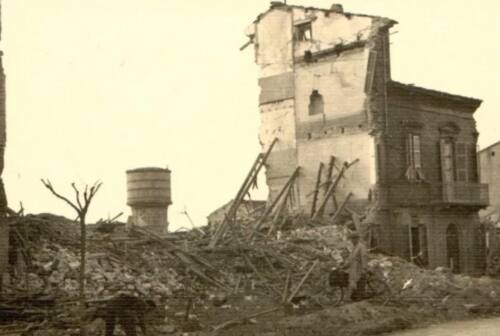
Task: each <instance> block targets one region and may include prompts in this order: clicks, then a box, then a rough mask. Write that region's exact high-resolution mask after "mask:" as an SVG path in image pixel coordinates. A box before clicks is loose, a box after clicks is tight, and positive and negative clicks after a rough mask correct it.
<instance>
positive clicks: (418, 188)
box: [379, 181, 489, 207]
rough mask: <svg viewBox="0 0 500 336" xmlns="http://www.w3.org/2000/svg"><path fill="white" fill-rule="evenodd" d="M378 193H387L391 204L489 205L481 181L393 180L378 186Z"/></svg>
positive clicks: (485, 189)
mask: <svg viewBox="0 0 500 336" xmlns="http://www.w3.org/2000/svg"><path fill="white" fill-rule="evenodd" d="M379 188H380V189H379V190H380V195H381V197H382V199H383V195H384V194H386V195H387V200H388V202H389V204H391V205H397V206H430V205H461V206H474V207H486V206H488V205H489V196H488V185H487V184H483V183H469V182H455V183H445V184H442V183H429V182H407V181H405V182H395V183H391V184H387V185H381V186H379Z"/></svg>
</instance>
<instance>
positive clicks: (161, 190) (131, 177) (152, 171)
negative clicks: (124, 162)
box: [127, 167, 172, 234]
mask: <svg viewBox="0 0 500 336" xmlns="http://www.w3.org/2000/svg"><path fill="white" fill-rule="evenodd" d="M170 204H172V197H171V192H170V170H169V169H163V168H154V167H153V168H137V169H132V170H127V205H128V206H130V207H131V209H132V216H131V218H130V219H129V225H135V226H139V227H143V228H145V229H148V230H149V231H152V232H154V233H157V234H164V233H166V232H167V230H168V213H167V212H168V206H169V205H170Z"/></svg>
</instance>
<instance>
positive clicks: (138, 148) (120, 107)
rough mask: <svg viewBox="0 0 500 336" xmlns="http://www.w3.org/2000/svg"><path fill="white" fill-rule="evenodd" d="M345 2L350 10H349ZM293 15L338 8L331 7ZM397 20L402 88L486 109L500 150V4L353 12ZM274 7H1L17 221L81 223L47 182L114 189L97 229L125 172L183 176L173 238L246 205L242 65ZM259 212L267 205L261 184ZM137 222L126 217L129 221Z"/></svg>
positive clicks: (254, 126)
mask: <svg viewBox="0 0 500 336" xmlns="http://www.w3.org/2000/svg"><path fill="white" fill-rule="evenodd" d="M338 2H340V1H338ZM289 3H293V4H299V5H305V6H316V7H325V8H329V7H330V5H331V4H332V3H333V2H332V1H322V0H303V1H299V0H297V1H295V2H291V1H289ZM343 5H344V9H345V10H346V11H348V12H353V13H364V14H373V15H381V16H385V17H390V18H392V19H395V20H396V21H398V22H399V25H396V26H395V27H394V28H393V29H392V31H393V32H397V33H395V34H393V35H392V37H391V40H392V50H391V52H392V54H391V56H392V77H393V79H395V80H398V81H402V82H406V83H413V84H415V85H419V86H424V87H427V88H430V89H437V90H442V91H447V92H450V93H455V94H461V95H466V96H473V97H477V98H480V99H483V100H484V103H483V105H482V106H481V107H480V109H479V111H478V112H477V113H476V120H477V122H478V130H479V132H480V134H481V135H480V138H479V143H480V145H481V147H485V146H487V145H489V144H491V143H493V142H495V141H497V140H500V136H499V135H498V132H496V127H497V125H498V120H499V119H498V117H497V113H498V111H499V110H500V94H499V93H498V92H499V91H498V88H500V76H499V74H500V62H499V60H500V43H499V42H498V38H499V36H500V20H498V13H499V12H500V2H499V1H498V0H479V1H474V2H472V1H458V0H440V1H435V0H346V1H344V2H343ZM268 7H269V1H267V0H253V1H235V0H232V1H229V0H217V1H207V0H203V1H202V0H191V1H173V0H141V1H137V0H136V1H133V0H85V1H82V0H43V1H41V0H2V16H3V17H2V24H3V31H2V39H3V40H2V43H1V47H2V50H3V51H4V53H5V56H4V65H5V71H6V74H7V153H6V161H5V162H6V163H5V164H6V168H5V172H4V181H5V184H6V191H7V196H8V200H9V205H10V207H12V208H14V209H18V208H19V202H20V201H22V202H23V204H24V208H25V210H26V211H27V212H30V213H39V212H52V213H58V214H62V215H65V216H68V217H71V218H73V217H74V214H73V213H72V210H71V209H69V208H68V207H67V206H66V205H65V204H63V203H62V202H60V201H59V200H57V199H55V198H53V197H52V196H51V195H49V193H48V192H47V191H46V190H45V189H44V188H43V186H42V184H41V183H40V181H39V179H40V178H49V179H50V180H52V182H53V184H54V185H55V187H56V188H58V189H59V190H60V191H61V192H63V193H66V194H71V192H72V191H71V188H70V183H71V182H72V181H75V182H76V183H92V182H94V181H95V180H97V179H100V180H101V181H103V183H104V184H103V187H102V189H101V191H100V192H99V194H98V195H97V196H96V198H95V201H94V203H93V206H92V208H91V211H90V214H89V219H90V220H91V221H95V220H97V219H99V218H107V217H108V216H114V215H115V214H117V213H119V212H121V211H124V212H125V213H126V214H127V215H128V213H129V209H128V207H127V206H126V184H125V170H127V169H131V168H137V167H144V166H160V167H165V166H168V167H169V168H170V169H171V170H172V194H173V202H174V204H173V205H172V206H171V207H170V211H169V217H170V223H171V228H172V229H176V228H179V227H182V226H189V222H188V220H187V219H186V218H185V217H184V216H183V215H181V214H180V212H181V211H183V209H184V207H187V210H188V212H189V213H190V215H191V216H192V217H193V219H194V221H195V223H196V224H197V225H202V224H205V222H206V219H205V218H206V216H207V215H208V214H209V213H210V212H211V211H212V210H214V209H215V208H217V207H218V206H220V205H222V204H223V203H225V202H227V201H228V200H230V199H231V198H233V197H234V195H235V194H236V192H237V190H238V188H239V186H240V184H241V182H242V180H243V178H244V177H245V175H246V173H247V171H248V169H249V168H250V166H251V164H252V163H253V160H254V159H255V156H256V155H257V154H258V152H259V151H260V147H259V143H258V138H257V135H258V126H259V111H258V85H257V73H258V69H257V66H256V65H255V64H254V57H253V50H252V47H249V48H247V49H246V50H245V51H243V52H240V51H239V47H240V46H241V45H243V44H244V43H245V42H246V41H247V39H246V37H245V35H244V30H245V28H246V26H247V25H248V24H249V23H250V22H252V21H253V20H254V19H255V17H256V16H257V15H258V14H259V13H260V12H263V11H265V10H266V9H267V8H268ZM260 187H261V189H260V190H259V191H258V192H257V193H255V198H261V199H263V198H265V197H266V189H265V185H264V183H260ZM121 219H122V220H126V216H124V217H122V218H121Z"/></svg>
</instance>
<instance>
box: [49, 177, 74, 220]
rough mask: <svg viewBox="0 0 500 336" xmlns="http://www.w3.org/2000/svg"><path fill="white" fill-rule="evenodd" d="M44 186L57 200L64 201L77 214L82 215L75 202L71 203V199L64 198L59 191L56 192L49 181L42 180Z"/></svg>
mask: <svg viewBox="0 0 500 336" xmlns="http://www.w3.org/2000/svg"><path fill="white" fill-rule="evenodd" d="M41 181H42V183H43V185H44V186H45V188H47V189H49V191H50V192H51V193H52V194H53V195H54V196H55V197H57V198H59V199H61V200H63V201H64V202H66V203H67V204H68V205H69V206H71V207H72V208H73V209H74V210H75V211H76V212H77V213H80V209H79V208H78V206H76V205H75V204H74V203H73V202H71V201H70V200H69V199H67V198H66V197H64V196H63V195H61V194H59V193H58V192H57V191H55V190H54V187H53V186H52V183H50V181H49V180H44V179H41Z"/></svg>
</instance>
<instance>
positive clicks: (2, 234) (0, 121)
mask: <svg viewBox="0 0 500 336" xmlns="http://www.w3.org/2000/svg"><path fill="white" fill-rule="evenodd" d="M1 36H2V22H1V4H0V41H1V40H2V37H1ZM2 57H3V52H2V51H1V50H0V281H3V274H4V273H5V272H6V270H7V264H8V249H9V226H8V223H7V222H6V216H7V196H6V195H5V189H4V185H3V180H2V173H3V168H4V156H5V144H6V138H7V137H6V132H7V128H6V124H5V119H6V118H5V73H4V69H3V59H2ZM0 287H1V285H0Z"/></svg>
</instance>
